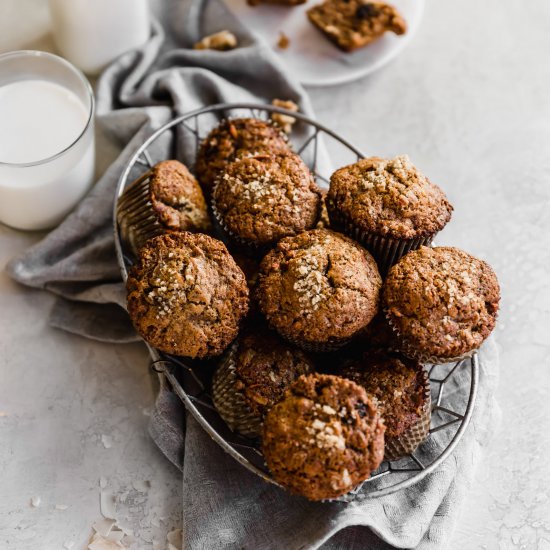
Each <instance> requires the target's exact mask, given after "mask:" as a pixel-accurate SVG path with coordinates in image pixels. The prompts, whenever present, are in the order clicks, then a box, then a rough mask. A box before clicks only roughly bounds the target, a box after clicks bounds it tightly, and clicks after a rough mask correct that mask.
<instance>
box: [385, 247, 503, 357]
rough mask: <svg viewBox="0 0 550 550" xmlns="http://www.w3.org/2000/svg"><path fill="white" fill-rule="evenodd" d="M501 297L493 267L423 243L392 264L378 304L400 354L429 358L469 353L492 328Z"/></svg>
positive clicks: (458, 250)
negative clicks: (397, 341)
mask: <svg viewBox="0 0 550 550" xmlns="http://www.w3.org/2000/svg"><path fill="white" fill-rule="evenodd" d="M499 301H500V289H499V284H498V281H497V278H496V275H495V272H494V271H493V270H492V268H491V267H490V266H489V264H487V263H486V262H484V261H482V260H479V259H477V258H475V257H474V256H471V255H470V254H467V253H466V252H464V251H462V250H460V249H458V248H453V247H447V246H442V247H435V248H428V247H422V248H420V249H419V250H415V251H413V252H410V253H409V254H407V255H406V256H405V257H404V258H402V259H401V260H400V261H399V262H398V263H397V264H396V265H394V266H393V267H392V268H391V270H390V272H389V273H388V277H387V278H386V281H385V283H384V290H383V308H384V311H385V314H386V317H387V319H388V321H389V323H390V325H391V326H392V327H393V329H394V330H395V331H396V334H397V337H398V339H399V341H400V347H401V349H402V351H403V353H405V354H407V355H409V356H411V357H416V358H418V359H420V360H423V361H426V362H431V363H446V362H451V361H455V360H458V359H461V358H463V357H467V356H469V355H471V354H472V353H473V352H474V351H475V350H477V349H478V348H479V346H480V345H481V344H482V343H483V341H484V340H485V339H486V338H487V337H488V336H489V334H490V333H491V331H492V330H493V328H494V326H495V323H496V317H497V312H498V306H499Z"/></svg>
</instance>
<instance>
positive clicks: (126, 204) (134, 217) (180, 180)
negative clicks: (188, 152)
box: [117, 160, 212, 252]
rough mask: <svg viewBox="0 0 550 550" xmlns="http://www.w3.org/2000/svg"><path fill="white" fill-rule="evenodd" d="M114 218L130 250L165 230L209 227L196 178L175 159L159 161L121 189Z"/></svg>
mask: <svg viewBox="0 0 550 550" xmlns="http://www.w3.org/2000/svg"><path fill="white" fill-rule="evenodd" d="M117 221H118V224H119V227H120V232H121V235H122V238H123V240H124V241H125V242H127V243H128V244H129V245H130V246H131V248H132V249H133V251H134V252H137V250H138V249H139V248H140V247H141V246H142V245H143V244H144V243H145V241H146V240H147V239H150V238H151V237H154V236H156V235H160V234H161V233H165V232H167V231H191V232H200V233H209V232H210V231H211V229H212V226H211V223H210V218H209V216H208V209H207V205H206V201H205V200H204V196H203V194H202V190H201V188H200V186H199V184H198V182H197V180H196V179H195V178H194V176H193V175H192V174H191V172H189V170H188V169H187V167H186V166H185V165H184V164H182V163H181V162H179V161H177V160H164V161H162V162H159V163H158V164H156V165H155V166H153V168H151V169H150V170H149V171H147V172H146V173H145V174H144V175H143V176H141V177H140V178H139V179H138V180H136V181H135V182H134V183H133V184H131V185H130V186H129V187H128V188H127V189H126V190H125V192H124V193H123V194H122V196H121V197H120V199H119V200H118V204H117Z"/></svg>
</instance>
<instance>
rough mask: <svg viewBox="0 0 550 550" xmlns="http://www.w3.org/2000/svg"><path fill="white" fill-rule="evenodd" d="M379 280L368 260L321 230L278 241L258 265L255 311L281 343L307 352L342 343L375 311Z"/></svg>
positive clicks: (342, 239)
mask: <svg viewBox="0 0 550 550" xmlns="http://www.w3.org/2000/svg"><path fill="white" fill-rule="evenodd" d="M381 286H382V279H381V277H380V274H379V273H378V269H377V267H376V262H375V261H374V259H373V258H372V256H371V255H370V254H369V253H368V252H367V251H366V250H365V249H364V248H362V247H361V246H359V245H358V244H357V243H355V242H354V241H352V240H351V239H349V238H347V237H345V236H344V235H341V234H339V233H335V232H334V231H329V230H326V229H313V230H310V231H304V232H303V233H300V234H299V235H296V236H295V237H286V238H285V239H282V240H281V241H279V243H278V244H277V246H276V247H275V248H274V249H273V250H271V251H270V252H269V253H268V254H267V255H266V256H265V257H264V259H263V260H262V263H261V264H260V276H259V278H258V283H257V285H256V299H257V301H258V304H259V308H260V310H261V311H262V313H263V314H264V315H265V317H266V319H267V320H268V322H269V324H270V325H271V326H272V327H273V328H274V329H275V330H277V332H279V334H281V335H282V336H283V337H284V338H286V339H287V340H290V341H291V342H293V343H294V344H296V345H298V346H299V347H301V348H304V349H306V350H310V351H330V350H334V349H337V348H338V347H341V346H342V345H344V344H346V343H347V342H348V341H349V340H350V339H351V338H352V337H353V336H354V335H355V334H357V332H358V331H360V330H361V329H363V328H364V327H366V326H367V325H368V324H369V322H370V321H371V319H372V318H373V317H374V315H375V314H376V312H377V311H378V301H379V293H380V288H381Z"/></svg>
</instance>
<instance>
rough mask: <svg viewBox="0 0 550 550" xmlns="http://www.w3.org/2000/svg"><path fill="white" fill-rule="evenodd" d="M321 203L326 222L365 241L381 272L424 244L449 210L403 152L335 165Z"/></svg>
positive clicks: (446, 218) (443, 198) (448, 216)
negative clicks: (400, 154) (396, 154)
mask: <svg viewBox="0 0 550 550" xmlns="http://www.w3.org/2000/svg"><path fill="white" fill-rule="evenodd" d="M326 203H327V209H328V213H329V217H330V222H331V227H333V228H334V229H336V230H339V231H342V232H344V233H346V234H347V235H349V236H350V237H352V238H354V239H356V240H357V241H359V242H360V243H361V244H362V245H363V246H365V248H367V249H368V250H369V251H370V252H371V253H372V254H373V256H374V257H375V258H376V260H377V262H378V264H379V266H380V268H381V270H382V271H383V272H385V271H386V270H387V269H388V268H389V267H390V266H391V265H392V264H393V263H395V262H396V261H397V260H398V259H399V258H400V257H401V256H402V255H404V254H406V253H407V252H408V251H409V250H413V249H416V248H418V247H419V246H421V245H426V244H429V243H430V242H431V241H432V239H433V237H434V235H436V233H438V232H439V231H441V229H443V227H444V226H445V225H446V224H447V222H448V221H449V220H450V219H451V213H452V210H453V208H452V206H451V204H450V203H449V201H448V200H447V197H446V196H445V194H444V193H443V191H442V190H441V189H440V188H439V187H438V186H437V185H435V184H434V183H432V182H431V181H430V180H429V179H428V178H427V177H426V176H424V175H423V174H422V173H421V172H420V171H419V170H418V169H417V168H416V167H415V166H414V165H413V164H412V163H411V162H410V160H409V158H408V157H407V156H406V155H403V156H399V157H395V158H393V159H389V160H388V159H382V158H378V157H371V158H366V159H362V160H360V161H358V162H356V163H355V164H352V165H350V166H345V167H344V168H340V169H339V170H337V171H336V172H335V173H334V174H333V175H332V176H331V178H330V189H329V192H328V195H327V200H326Z"/></svg>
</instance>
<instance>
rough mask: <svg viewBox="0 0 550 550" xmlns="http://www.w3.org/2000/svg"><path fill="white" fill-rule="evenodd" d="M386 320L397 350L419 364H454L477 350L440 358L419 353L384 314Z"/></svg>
mask: <svg viewBox="0 0 550 550" xmlns="http://www.w3.org/2000/svg"><path fill="white" fill-rule="evenodd" d="M386 319H387V321H388V324H389V325H390V327H391V328H392V329H393V330H394V332H395V334H396V336H397V339H398V341H399V348H400V352H401V353H402V354H403V355H405V356H407V357H409V358H410V359H414V360H416V361H420V362H421V363H430V364H434V365H435V364H437V365H444V364H446V363H456V362H458V361H463V360H464V359H468V358H469V357H472V355H473V354H474V353H475V352H476V351H477V350H478V348H477V347H476V348H474V349H471V350H469V351H467V352H464V353H462V354H461V355H455V356H453V357H442V356H439V355H433V354H429V353H423V352H421V351H418V350H417V349H416V348H415V346H414V345H413V344H411V343H410V342H409V341H408V340H407V338H406V337H405V336H403V335H402V334H401V333H400V332H399V330H398V329H397V327H396V326H395V324H394V323H392V320H391V318H390V316H389V315H388V314H387V313H386Z"/></svg>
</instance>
